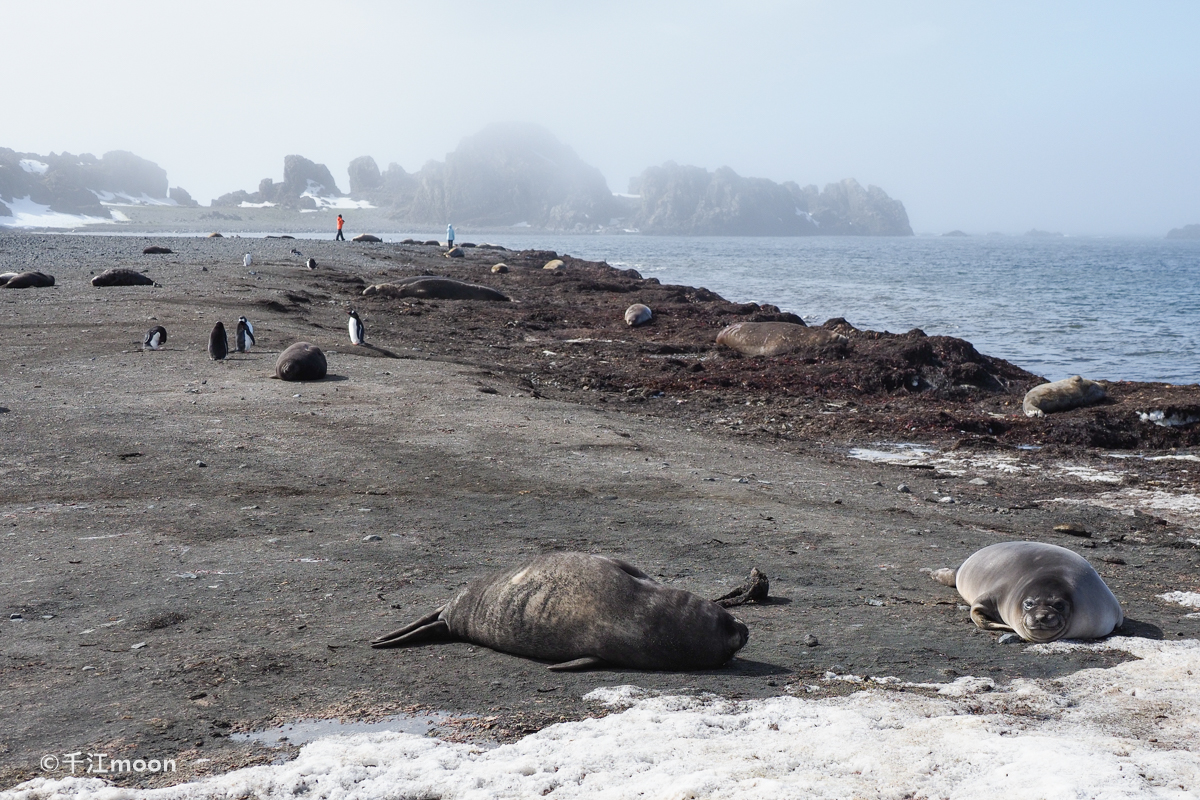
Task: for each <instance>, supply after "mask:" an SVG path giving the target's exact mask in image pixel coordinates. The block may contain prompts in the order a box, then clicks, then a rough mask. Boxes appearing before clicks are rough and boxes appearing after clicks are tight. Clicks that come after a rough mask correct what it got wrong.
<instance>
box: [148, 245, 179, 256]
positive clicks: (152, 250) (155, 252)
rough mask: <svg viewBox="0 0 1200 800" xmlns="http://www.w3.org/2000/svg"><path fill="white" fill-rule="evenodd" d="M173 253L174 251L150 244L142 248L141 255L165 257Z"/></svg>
mask: <svg viewBox="0 0 1200 800" xmlns="http://www.w3.org/2000/svg"><path fill="white" fill-rule="evenodd" d="M174 252H175V251H174V250H172V249H171V248H169V247H163V246H161V245H157V244H152V245H150V246H149V247H144V248H142V255H144V256H165V255H167V254H168V253H174Z"/></svg>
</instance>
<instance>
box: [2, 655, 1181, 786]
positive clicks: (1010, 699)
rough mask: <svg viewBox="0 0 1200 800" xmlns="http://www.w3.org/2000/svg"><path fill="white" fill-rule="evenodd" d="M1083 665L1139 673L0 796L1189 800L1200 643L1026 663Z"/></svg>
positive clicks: (412, 747) (633, 715) (630, 722)
mask: <svg viewBox="0 0 1200 800" xmlns="http://www.w3.org/2000/svg"><path fill="white" fill-rule="evenodd" d="M1074 649H1091V650H1118V651H1124V652H1127V653H1129V654H1130V655H1132V656H1135V657H1136V660H1131V661H1126V662H1124V663H1122V664H1119V665H1117V666H1115V667H1111V668H1108V669H1088V670H1082V671H1080V672H1077V673H1075V674H1073V675H1069V676H1066V677H1062V678H1058V679H1053V680H1015V681H1013V682H1012V683H1010V684H1007V685H1004V686H1001V687H997V688H991V687H992V682H991V681H990V680H989V679H970V680H966V679H963V678H960V679H959V680H958V681H955V683H954V684H949V685H948V686H952V687H956V688H955V690H954V692H946V693H939V694H936V695H928V694H926V693H924V692H922V691H913V690H911V689H906V690H905V691H903V692H901V691H899V688H903V687H904V685H903V684H902V683H900V682H899V681H896V679H863V684H862V685H863V686H864V687H865V688H864V689H862V690H861V691H857V692H855V693H853V694H851V695H849V696H847V697H839V698H827V699H811V698H810V697H808V696H807V695H806V696H805V697H803V698H802V697H794V696H781V697H776V698H771V699H766V700H750V701H744V702H735V701H730V700H724V699H720V698H716V697H712V696H704V697H680V696H665V695H664V696H655V695H653V694H652V693H649V692H646V691H645V690H641V689H637V688H636V687H607V688H603V689H599V690H597V691H595V692H593V693H591V694H590V695H588V699H591V700H594V701H597V702H604V703H607V704H611V705H617V706H628V708H627V709H626V710H624V711H622V712H620V713H612V714H610V715H608V716H606V717H603V718H601V719H587V720H582V721H580V722H571V723H563V724H560V725H554V726H551V727H549V728H546V729H544V730H542V731H540V732H538V733H535V734H532V735H530V736H527V737H525V738H524V739H521V740H520V741H517V742H514V743H512V744H506V745H502V746H500V747H496V748H494V749H484V748H481V747H473V746H470V745H464V744H454V743H449V742H444V741H441V740H438V739H433V738H429V737H423V736H416V735H413V734H405V733H366V734H357V735H353V736H339V737H330V738H326V739H321V740H318V741H315V742H313V743H311V744H309V745H307V746H305V747H304V748H303V749H302V750H301V751H300V755H299V757H298V758H297V759H296V760H294V761H291V762H288V763H284V764H278V765H272V766H260V767H250V768H246V769H241V770H237V771H235V772H231V773H228V774H225V775H220V776H216V777H212V778H206V779H204V780H200V781H197V782H194V783H189V784H181V785H179V786H175V787H170V788H164V789H155V790H141V791H139V790H133V789H124V788H114V787H110V786H108V785H107V784H105V783H104V782H102V781H100V780H98V779H95V778H85V777H81V776H79V777H73V778H61V779H58V780H51V779H49V778H38V779H35V780H32V781H29V782H27V783H25V784H21V785H20V786H17V787H14V789H13V790H11V791H9V792H8V793H0V797H5V798H9V799H10V800H49V799H50V798H54V797H62V798H69V797H88V798H96V800H118V798H120V799H121V800H126V799H128V800H151V799H154V800H166V799H167V798H179V800H200V798H233V797H265V798H289V799H290V798H294V797H304V798H344V799H345V800H359V799H361V800H373V799H374V798H391V797H439V798H493V797H502V798H510V797H511V798H516V797H520V798H526V797H542V796H546V797H552V798H577V797H589V798H591V797H599V798H632V797H648V798H698V797H704V798H710V797H711V798H754V800H758V799H759V798H763V797H781V798H794V797H795V798H799V797H803V798H833V797H838V798H841V797H870V798H897V800H898V799H899V798H903V797H921V798H927V797H939V798H941V797H954V798H961V800H984V799H985V798H986V799H988V800H991V798H997V799H999V798H1015V797H1020V798H1025V797H1038V798H1052V799H1055V800H1057V798H1064V799H1065V798H1083V797H1087V798H1191V797H1196V796H1197V793H1200V714H1197V713H1196V712H1195V709H1196V708H1197V707H1200V642H1197V641H1192V640H1187V641H1174V642H1167V641H1154V640H1148V639H1134V638H1121V637H1114V638H1112V639H1110V640H1107V641H1104V642H1097V643H1088V644H1080V643H1069V642H1056V643H1053V644H1050V645H1036V646H1030V647H1027V648H1026V650H1025V652H1026V656H1025V657H1027V658H1041V657H1046V656H1054V655H1055V654H1060V653H1064V652H1068V651H1070V650H1074ZM809 688H810V687H798V688H797V689H796V691H797V692H798V693H806V692H807V690H808V689H809Z"/></svg>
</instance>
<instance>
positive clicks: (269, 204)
mask: <svg viewBox="0 0 1200 800" xmlns="http://www.w3.org/2000/svg"><path fill="white" fill-rule="evenodd" d="M275 205H276V204H275V203H272V202H271V201H270V200H266V201H264V202H262V203H251V202H250V201H249V200H243V201H242V202H240V203H238V208H274V207H275Z"/></svg>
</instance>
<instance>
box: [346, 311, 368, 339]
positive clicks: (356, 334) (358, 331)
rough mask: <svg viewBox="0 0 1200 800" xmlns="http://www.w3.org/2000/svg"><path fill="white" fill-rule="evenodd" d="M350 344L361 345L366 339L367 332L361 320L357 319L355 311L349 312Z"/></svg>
mask: <svg viewBox="0 0 1200 800" xmlns="http://www.w3.org/2000/svg"><path fill="white" fill-rule="evenodd" d="M349 328H350V344H362V343H363V342H364V341H365V340H366V338H367V330H366V328H364V327H363V324H362V320H361V319H359V318H358V312H357V311H351V312H350V325H349Z"/></svg>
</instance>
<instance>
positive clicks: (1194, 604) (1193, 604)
mask: <svg viewBox="0 0 1200 800" xmlns="http://www.w3.org/2000/svg"><path fill="white" fill-rule="evenodd" d="M1159 598H1161V599H1163V600H1166V601H1167V602H1168V603H1177V604H1179V605H1181V606H1187V607H1188V608H1195V609H1200V592H1167V593H1166V594H1160V595H1159Z"/></svg>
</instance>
